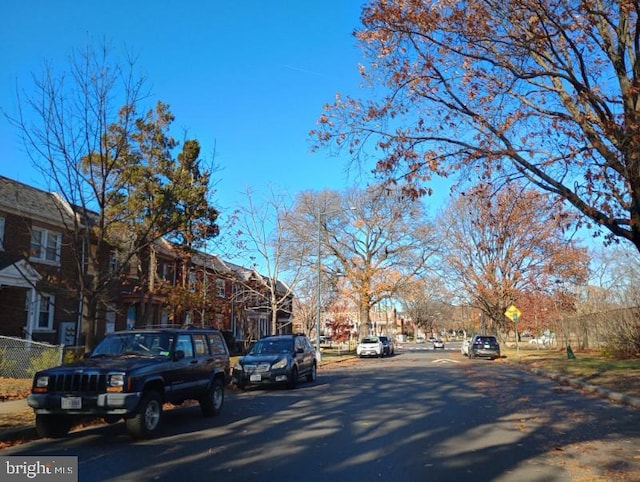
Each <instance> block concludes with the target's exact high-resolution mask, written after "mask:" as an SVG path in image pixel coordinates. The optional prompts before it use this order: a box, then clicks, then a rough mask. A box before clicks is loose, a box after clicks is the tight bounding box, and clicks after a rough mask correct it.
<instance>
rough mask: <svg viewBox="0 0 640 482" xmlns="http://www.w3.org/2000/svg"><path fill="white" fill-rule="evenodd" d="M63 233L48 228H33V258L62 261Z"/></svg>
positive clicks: (36, 259) (55, 261) (54, 261)
mask: <svg viewBox="0 0 640 482" xmlns="http://www.w3.org/2000/svg"><path fill="white" fill-rule="evenodd" d="M61 245H62V235H61V234H60V233H55V232H53V231H48V230H46V229H40V228H33V229H32V231H31V259H32V260H34V261H48V262H51V263H60V246H61Z"/></svg>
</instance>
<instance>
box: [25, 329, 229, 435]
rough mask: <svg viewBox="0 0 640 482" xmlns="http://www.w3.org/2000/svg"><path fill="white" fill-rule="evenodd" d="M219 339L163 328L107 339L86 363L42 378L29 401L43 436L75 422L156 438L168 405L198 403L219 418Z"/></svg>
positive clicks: (222, 380)
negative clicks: (122, 426) (92, 421)
mask: <svg viewBox="0 0 640 482" xmlns="http://www.w3.org/2000/svg"><path fill="white" fill-rule="evenodd" d="M229 363H230V361H229V349H228V348H227V345H226V343H225V340H224V337H223V336H222V333H220V332H219V331H218V330H213V329H206V328H186V329H182V328H162V329H143V330H130V331H121V332H115V333H110V334H108V335H107V336H106V337H105V338H104V339H103V340H102V341H101V342H100V343H98V345H97V346H96V347H95V349H94V350H93V351H92V352H91V353H90V354H88V355H87V356H85V358H84V360H82V361H77V362H74V363H69V364H66V365H60V366H58V367H54V368H49V369H47V370H42V371H39V372H37V373H36V374H35V375H34V378H33V385H32V388H31V394H30V395H29V396H28V398H27V403H28V404H29V406H30V407H31V408H33V411H34V412H35V415H36V430H37V431H38V433H39V434H40V436H42V437H52V438H57V437H63V436H64V435H66V434H67V433H68V432H69V429H70V428H71V426H72V425H73V423H74V421H79V420H82V419H86V418H103V419H104V420H105V421H107V422H109V423H114V422H117V421H118V420H120V419H125V421H126V427H127V431H128V432H129V434H130V435H131V436H132V437H133V438H135V439H144V438H150V437H152V436H154V435H156V434H157V433H158V431H159V430H160V427H161V421H162V406H163V404H164V403H172V404H174V405H179V404H181V403H182V402H184V401H186V400H197V401H198V402H199V403H200V409H201V411H202V414H203V415H204V416H212V415H217V414H218V413H220V411H221V410H222V405H223V403H224V387H225V385H227V384H228V383H229V381H230V367H229Z"/></svg>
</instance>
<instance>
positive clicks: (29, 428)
mask: <svg viewBox="0 0 640 482" xmlns="http://www.w3.org/2000/svg"><path fill="white" fill-rule="evenodd" d="M25 410H31V408H30V407H29V405H27V400H26V399H22V400H11V401H8V402H0V416H5V417H6V416H8V417H11V416H12V415H13V416H14V417H16V418H24V411H25ZM36 438H39V436H38V433H37V432H36V427H35V423H34V421H33V420H32V419H27V420H25V421H24V423H23V424H16V425H14V426H12V427H4V428H0V442H13V441H15V440H25V439H26V440H35V439H36Z"/></svg>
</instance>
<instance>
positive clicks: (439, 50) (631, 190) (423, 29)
mask: <svg viewBox="0 0 640 482" xmlns="http://www.w3.org/2000/svg"><path fill="white" fill-rule="evenodd" d="M639 12H640V5H639V4H638V3H635V2H627V1H619V0H606V1H603V2H594V1H590V0H579V1H571V0H559V1H553V2H552V1H549V0H536V1H531V0H514V1H508V2H504V1H496V0H470V1H465V2H460V3H456V4H451V3H450V2H434V1H431V2H407V1H402V0H374V1H372V2H370V3H369V4H368V5H367V6H366V7H365V8H364V10H363V13H362V23H363V27H362V28H361V29H360V30H359V31H358V32H356V36H357V38H358V39H359V40H360V41H361V43H362V45H363V47H364V49H365V51H366V52H367V54H368V59H369V62H368V64H367V65H365V66H362V67H361V73H362V76H363V77H364V79H365V81H367V82H370V83H371V84H372V85H375V87H376V91H375V92H380V91H382V92H383V95H382V96H381V97H380V98H374V99H354V98H343V97H342V96H340V95H338V96H337V97H336V100H335V102H334V103H333V104H332V105H330V106H327V108H326V110H325V113H324V114H322V116H321V117H320V119H319V124H320V125H319V127H318V129H317V130H315V131H314V132H313V133H312V134H313V135H314V137H315V139H316V140H317V147H324V146H330V147H335V148H337V149H342V148H346V149H348V151H349V152H350V154H351V155H352V156H353V157H354V158H355V159H361V160H364V159H366V158H364V157H363V156H365V155H367V154H371V150H373V149H375V151H376V154H379V153H381V154H382V157H381V158H379V160H378V161H377V163H376V166H375V170H376V171H377V172H378V173H379V174H380V175H381V176H383V177H384V178H385V179H387V180H388V181H390V182H396V181H400V180H404V181H406V185H405V188H406V190H407V192H409V193H410V194H412V195H416V196H417V195H421V194H424V193H428V192H430V186H429V185H428V182H429V180H430V179H431V178H432V176H434V175H443V176H448V175H450V174H451V173H453V172H459V173H461V174H463V175H464V176H465V177H473V178H476V177H478V176H481V177H483V178H485V179H489V178H495V177H497V176H500V175H502V176H505V177H506V178H509V179H513V178H526V179H527V180H529V181H530V182H532V183H533V184H535V185H536V186H538V187H539V188H541V189H543V190H546V191H548V192H550V193H552V194H554V195H557V196H559V197H561V198H563V199H565V200H566V201H568V202H569V203H570V204H571V205H573V207H575V208H576V209H577V211H579V212H580V213H581V214H582V215H583V217H582V218H581V219H582V220H586V221H585V222H586V223H587V224H588V225H592V224H593V225H595V226H596V227H597V229H598V232H603V233H604V234H606V240H607V241H613V240H618V239H626V240H629V241H631V242H632V243H633V244H634V245H635V247H636V248H637V249H640V136H639V135H638V131H639V128H640V109H638V102H639V99H640V76H639V75H638V73H639V72H640V50H639V49H640V47H639V45H640V44H639V43H638V41H637V39H638V36H639V35H640V32H639V31H638V25H639V18H640V17H639ZM367 146H370V148H371V150H368V149H367Z"/></svg>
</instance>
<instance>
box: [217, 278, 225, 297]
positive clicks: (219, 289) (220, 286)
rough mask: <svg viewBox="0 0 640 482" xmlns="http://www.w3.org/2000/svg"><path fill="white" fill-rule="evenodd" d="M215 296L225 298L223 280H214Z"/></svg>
mask: <svg viewBox="0 0 640 482" xmlns="http://www.w3.org/2000/svg"><path fill="white" fill-rule="evenodd" d="M216 294H217V295H218V298H225V297H226V296H227V290H226V285H225V282H224V280H223V279H217V280H216Z"/></svg>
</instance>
